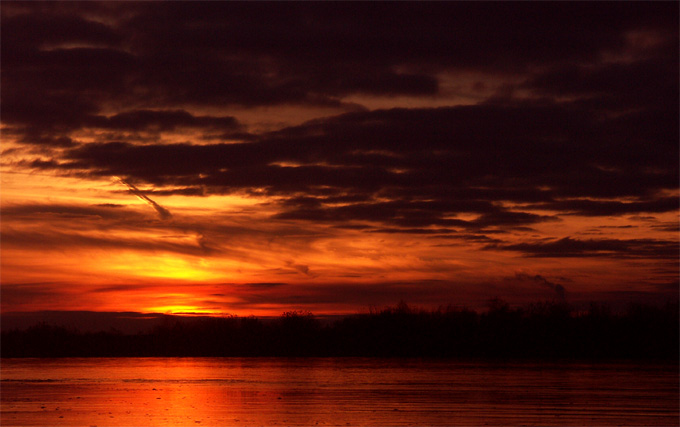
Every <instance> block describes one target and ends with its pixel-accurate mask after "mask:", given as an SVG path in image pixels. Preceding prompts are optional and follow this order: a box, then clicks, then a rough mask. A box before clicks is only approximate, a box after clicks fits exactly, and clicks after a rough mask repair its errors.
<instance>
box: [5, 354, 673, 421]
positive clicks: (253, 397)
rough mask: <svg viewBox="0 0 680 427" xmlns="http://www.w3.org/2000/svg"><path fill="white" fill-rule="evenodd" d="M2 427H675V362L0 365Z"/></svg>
mask: <svg viewBox="0 0 680 427" xmlns="http://www.w3.org/2000/svg"><path fill="white" fill-rule="evenodd" d="M1 368H2V369H1V372H2V378H1V386H2V390H1V391H2V396H1V407H0V409H1V416H0V424H1V425H2V426H13V425H16V426H45V425H55V426H57V425H64V426H154V425H164V426H199V425H200V426H225V425H227V426H232V425H233V426H255V425H257V426H260V425H267V426H269V425H271V426H275V425H292V426H299V425H305V426H309V425H311V426H315V425H326V426H328V425H335V426H350V425H351V426H361V425H370V426H384V425H390V426H395V425H404V426H405V425H431V426H435V425H588V426H608V425H662V426H673V425H678V417H679V413H678V399H679V397H680V396H679V394H678V366H677V365H664V364H632V363H606V364H605V363H497V362H495V363H487V362H484V363H482V362H459V361H447V360H434V361H433V360H417V359H409V360H403V359H347V358H321V359H308V358H303V359H284V358H119V359H117V358H104V359H100V358H89V359H77V358H73V359H3V360H2V365H1Z"/></svg>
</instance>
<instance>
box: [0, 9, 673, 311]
mask: <svg viewBox="0 0 680 427" xmlns="http://www.w3.org/2000/svg"><path fill="white" fill-rule="evenodd" d="M126 6H128V5H126ZM129 6H130V7H129V8H128V7H125V8H122V7H120V6H118V5H117V4H115V3H89V4H75V3H74V4H63V3H54V4H40V5H34V4H31V3H22V2H12V3H3V4H2V13H3V14H2V37H3V44H2V102H3V111H2V113H3V115H2V160H1V169H0V179H1V187H0V189H1V193H0V195H1V200H0V201H1V205H0V207H1V209H2V224H1V227H2V248H1V249H2V251H1V258H2V264H1V270H0V274H1V279H2V288H1V291H2V294H1V296H2V311H3V312H11V311H35V310H94V311H139V312H161V313H178V312H196V313H214V314H227V313H229V314H238V315H250V314H255V315H276V314H280V313H281V312H282V311H287V310H294V309H303V310H310V311H312V312H314V313H317V314H324V313H326V314H332V313H354V312H358V311H362V310H366V309H367V308H368V307H369V306H371V305H377V306H382V305H386V304H395V303H397V302H398V301H399V300H402V299H403V300H405V301H407V302H409V303H412V304H415V305H421V306H428V307H436V306H438V305H446V304H449V303H450V304H454V305H461V306H469V307H472V308H478V307H483V306H484V304H485V301H486V300H487V299H489V298H492V297H501V298H504V299H507V300H508V301H511V302H513V303H524V302H529V301H536V300H544V299H554V298H558V299H561V298H565V299H566V300H567V301H568V302H572V303H575V304H578V303H584V302H587V301H590V300H604V301H619V302H620V301H638V300H645V301H654V302H662V301H664V300H669V299H677V295H678V292H677V291H678V262H677V261H678V258H677V255H678V210H677V207H678V167H677V164H678V163H677V159H678V145H677V140H678V138H677V133H678V131H677V129H678V123H677V121H678V120H677V116H678V114H677V113H678V111H677V108H678V107H677V106H678V102H677V99H678V90H677V89H678V88H677V63H678V57H677V51H678V50H677V31H678V28H677V19H676V20H670V21H669V20H666V19H660V18H659V17H663V16H666V15H669V13H670V12H673V11H672V10H670V11H669V10H667V9H673V8H675V14H674V15H673V14H672V13H670V14H671V15H673V16H677V4H675V3H670V4H652V5H646V6H640V5H634V6H630V5H624V4H616V3H614V4H598V5H588V4H571V5H549V4H544V5H540V6H536V5H532V6H530V5H528V4H519V3H512V4H508V5H504V6H503V8H509V12H512V13H517V14H518V15H519V16H525V15H526V13H522V10H523V9H524V8H535V9H533V10H532V12H533V15H535V16H539V17H541V22H526V23H524V25H523V26H522V25H516V26H515V25H513V26H510V25H509V24H504V20H503V19H502V18H503V16H505V15H507V13H508V11H505V12H504V11H494V12H493V13H491V14H490V15H489V14H487V13H486V12H485V10H486V9H485V8H488V5H486V6H474V5H472V4H470V5H467V4H456V3H454V4H437V6H436V7H433V8H432V9H441V10H430V9H428V8H425V7H422V6H417V5H415V4H410V3H408V4H405V5H400V6H397V5H393V4H390V5H387V4H384V5H368V4H354V5H351V4H345V5H323V6H322V5H285V4H280V5H275V6H273V5H264V4H259V5H258V4H256V5H248V6H246V5H233V4H229V3H219V2H218V3H213V2H210V3H201V7H198V8H197V9H195V10H193V11H192V12H191V13H188V12H187V10H185V8H186V7H187V5H186V4H175V5H172V4H171V5H159V6H158V7H157V8H156V7H149V6H148V5H147V4H143V3H142V4H137V3H134V4H132V3H131V4H129ZM356 8H359V9H362V8H364V9H365V10H361V11H357V10H354V9H356ZM386 8H393V9H391V10H389V12H391V13H392V15H391V16H393V17H394V18H393V21H390V22H384V21H383V20H381V19H379V17H380V16H383V15H384V13H386V12H388V11H387V10H383V9H386ZM561 8H566V9H567V10H561ZM582 9H583V10H582ZM585 9H588V10H585ZM358 12H366V13H365V14H363V15H362V16H365V17H364V18H362V19H361V20H359V21H357V22H354V21H353V19H354V18H353V17H355V16H357V15H356V14H357V13H358ZM525 12H526V11H525ZM586 12H587V13H586ZM565 13H566V16H567V17H566V18H561V19H560V20H559V25H558V24H557V23H558V21H556V19H557V17H564V16H565ZM461 15H462V16H465V17H467V18H466V21H465V22H466V23H465V24H464V26H465V28H466V29H467V30H468V33H466V34H473V35H475V37H467V38H462V35H461V34H463V33H460V32H459V31H462V30H460V29H458V30H456V29H453V28H455V27H456V25H452V23H455V22H457V21H456V20H457V19H462V18H461V17H460V16H461ZM254 16H257V18H254ZM281 16H283V18H281ZM583 16H591V17H592V19H594V20H598V19H601V20H603V21H602V22H601V23H600V24H597V25H595V26H596V27H598V28H597V29H596V30H593V31H594V32H599V33H597V34H595V33H593V34H587V35H585V36H584V35H583V34H582V33H580V32H579V31H581V29H582V28H583V25H584V22H582V21H581V20H582V19H583ZM239 17H240V18H239ZM605 17H609V18H608V19H609V20H607V21H606V22H605ZM237 18H238V19H237ZM518 19H519V18H518ZM521 19H524V18H521ZM468 21H470V22H468ZM353 22H354V24H352V23H353ZM378 22H380V25H379V26H378V27H376V25H377V23H378ZM272 23H275V25H274V24H272ZM474 23H477V24H479V25H480V26H479V28H477V27H476V26H475V25H473V24H474ZM246 24H247V25H246ZM482 24H484V25H482ZM519 24H521V22H519ZM461 25H463V24H462V23H461ZM36 26H38V27H39V28H41V29H40V31H37V32H34V33H32V34H33V35H32V36H31V37H28V36H27V34H28V33H27V32H29V31H32V30H29V29H30V28H36ZM241 26H243V28H242V27H241ZM239 28H241V29H243V30H244V31H246V29H247V31H248V34H249V37H241V36H240V34H241V33H239V32H238V31H236V30H237V29H239ZM476 28H477V29H476ZM482 28H486V30H482ZM577 29H578V31H577ZM548 30H550V32H549V33H548V34H553V33H555V34H553V35H554V37H553V36H546V31H548ZM482 35H483V36H482ZM256 36H257V37H256ZM536 37H543V38H545V37H547V39H545V40H544V41H545V46H543V45H540V44H537V43H535V42H534V40H536ZM551 37H552V38H551ZM508 38H509V39H512V40H514V44H513V45H512V46H510V47H508V46H507V44H505V43H504V40H506V39H508ZM317 40H323V43H321V42H318V43H317ZM433 40H436V42H433ZM461 40H463V41H461ZM272 44H273V45H274V47H272V46H273V45H272ZM631 82H634V83H635V87H632V86H631ZM669 89H670V90H669Z"/></svg>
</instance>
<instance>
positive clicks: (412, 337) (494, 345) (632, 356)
mask: <svg viewBox="0 0 680 427" xmlns="http://www.w3.org/2000/svg"><path fill="white" fill-rule="evenodd" d="M678 324H679V322H678V304H677V303H669V304H667V305H666V306H664V307H657V306H650V305H642V304H637V305H631V306H630V307H629V308H628V309H627V310H626V311H625V312H623V313H612V312H611V311H610V310H608V308H607V307H606V306H604V305H601V304H592V305H591V307H590V309H589V310H588V311H586V312H579V313H575V312H573V311H572V309H571V307H570V306H569V305H568V304H565V303H563V302H556V301H549V302H540V303H533V304H529V305H528V306H525V307H522V308H511V307H510V306H509V305H508V304H506V303H504V302H503V301H500V300H494V301H492V302H491V303H490V306H489V310H488V312H484V313H478V312H475V311H472V310H467V309H455V308H442V309H439V310H434V311H426V310H420V309H414V308H412V307H409V306H408V305H407V304H405V303H400V304H399V305H398V306H396V307H388V308H385V309H382V310H374V311H371V312H370V313H367V314H357V315H353V316H347V317H344V318H341V319H338V320H335V321H333V322H321V321H319V319H318V318H316V317H315V316H314V315H313V314H312V313H309V312H300V311H293V312H287V313H284V314H283V315H282V316H281V317H279V318H277V319H271V320H269V319H268V320H267V321H263V320H261V319H258V318H254V317H222V318H206V317H200V318H184V319H177V318H174V317H167V318H165V319H164V320H163V322H161V323H160V324H159V325H157V326H155V327H154V328H153V329H152V330H150V331H147V332H139V333H133V334H131V333H123V332H120V331H117V330H108V331H100V332H79V331H77V330H75V329H68V328H65V327H62V326H55V325H52V324H49V323H45V322H43V323H40V324H37V325H34V326H31V327H29V328H26V329H23V330H20V329H14V330H10V331H3V333H2V340H1V343H2V346H1V349H0V356H1V357H3V358H13V357H19V358H22V357H232V356H233V357H431V358H458V359H473V360H485V359H493V360H497V359H508V360H561V359H566V360H675V361H677V360H678V357H679V351H678V349H679V328H678Z"/></svg>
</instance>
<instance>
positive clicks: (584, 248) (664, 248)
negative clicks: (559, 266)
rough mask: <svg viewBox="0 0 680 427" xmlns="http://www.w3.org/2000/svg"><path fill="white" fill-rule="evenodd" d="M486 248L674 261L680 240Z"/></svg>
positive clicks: (543, 254) (568, 241) (565, 240)
mask: <svg viewBox="0 0 680 427" xmlns="http://www.w3.org/2000/svg"><path fill="white" fill-rule="evenodd" d="M487 249H502V250H509V251H516V252H521V253H523V254H524V255H526V256H529V257H546V258H561V257H596V256H606V257H617V258H648V259H654V258H656V259H675V258H677V257H678V254H679V253H680V246H678V242H677V241H670V240H655V239H629V240H623V239H599V240H596V239H589V240H580V239H573V238H571V237H565V238H563V239H559V240H548V241H539V242H535V243H518V244H506V245H502V244H501V245H490V246H487Z"/></svg>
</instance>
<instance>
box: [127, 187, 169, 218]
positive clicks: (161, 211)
mask: <svg viewBox="0 0 680 427" xmlns="http://www.w3.org/2000/svg"><path fill="white" fill-rule="evenodd" d="M116 179H117V180H118V181H119V182H120V183H121V184H123V185H125V186H127V188H128V189H129V190H130V193H132V194H134V195H135V196H137V197H139V198H140V199H142V200H144V201H145V202H147V203H148V204H150V205H151V207H153V208H154V209H155V210H156V212H158V216H159V218H160V219H162V220H167V219H171V218H172V214H171V213H170V211H169V210H167V209H165V208H164V207H163V206H161V205H159V204H158V203H156V202H155V201H153V200H151V199H150V198H149V197H148V196H147V195H146V194H144V192H143V191H142V190H140V189H139V188H137V187H135V186H134V185H132V184H130V183H129V182H127V181H126V180H124V179H123V178H120V177H116Z"/></svg>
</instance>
